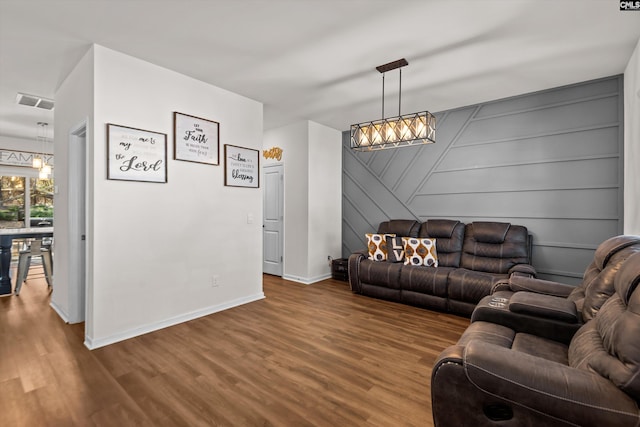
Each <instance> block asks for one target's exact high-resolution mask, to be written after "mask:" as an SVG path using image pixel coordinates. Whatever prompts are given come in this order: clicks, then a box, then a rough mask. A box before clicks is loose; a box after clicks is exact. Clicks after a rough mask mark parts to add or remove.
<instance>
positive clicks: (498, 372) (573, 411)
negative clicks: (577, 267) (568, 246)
mask: <svg viewBox="0 0 640 427" xmlns="http://www.w3.org/2000/svg"><path fill="white" fill-rule="evenodd" d="M639 283H640V253H635V254H633V255H632V256H630V257H629V258H628V259H626V260H625V261H624V263H623V264H622V265H621V266H620V270H619V271H618V273H617V274H616V275H615V280H614V290H615V292H614V294H613V295H612V296H611V297H610V298H608V299H607V300H606V302H605V303H604V304H603V305H602V307H601V308H600V310H599V312H598V314H597V316H595V317H594V318H593V319H592V320H590V321H588V322H587V323H585V324H584V325H583V326H582V327H581V328H580V329H579V330H578V332H576V334H575V335H574V336H573V338H572V340H571V342H570V344H569V345H565V344H562V343H559V342H557V341H553V340H549V339H546V338H543V337H539V336H536V335H532V334H528V333H523V332H517V331H515V330H513V329H511V328H508V327H506V326H502V325H497V324H494V323H489V322H481V321H480V322H474V323H472V324H471V325H470V326H469V328H468V329H467V330H466V331H465V333H464V334H463V335H462V337H461V338H460V340H459V341H458V343H457V344H456V345H454V346H451V347H449V348H447V349H446V350H445V351H444V352H442V353H441V354H440V356H439V357H438V359H437V361H436V363H435V366H434V368H433V372H432V376H431V400H432V408H433V418H434V422H435V426H436V427H447V426H455V427H459V426H474V427H475V426H496V425H501V426H577V425H579V426H597V427H602V426H620V427H622V426H638V425H639V424H640V411H639V408H638V401H639V400H640V339H638V337H640V290H638V284H639Z"/></svg>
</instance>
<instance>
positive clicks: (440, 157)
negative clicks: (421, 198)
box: [407, 105, 481, 205]
mask: <svg viewBox="0 0 640 427" xmlns="http://www.w3.org/2000/svg"><path fill="white" fill-rule="evenodd" d="M480 108H481V107H480V105H477V106H476V107H475V108H474V109H473V111H472V112H471V114H470V115H469V117H468V118H467V120H465V122H464V124H463V125H462V126H461V127H460V130H459V131H458V132H457V133H456V134H455V135H454V137H453V138H451V142H450V143H449V145H447V147H446V148H445V149H444V150H443V151H442V153H440V156H438V159H437V160H436V161H435V163H434V164H433V167H432V168H431V169H430V170H429V171H427V174H426V175H425V176H424V178H422V180H421V181H420V183H419V184H418V185H417V186H416V187H415V189H414V190H413V192H412V193H411V195H410V196H409V198H408V199H407V204H408V205H410V204H412V203H413V200H414V198H415V195H416V193H417V191H418V190H419V189H420V188H422V187H423V186H424V184H425V183H426V182H427V181H429V178H431V174H432V173H433V171H434V170H435V169H436V168H437V167H438V165H439V164H440V163H441V162H442V160H443V159H444V158H445V157H446V156H447V154H449V150H450V149H451V147H452V146H453V145H454V144H455V143H456V141H457V140H458V138H460V136H461V135H462V134H463V133H464V131H465V130H466V129H467V126H469V123H471V119H472V118H473V117H474V116H475V115H476V114H477V113H478V111H480ZM417 157H418V156H416V158H417Z"/></svg>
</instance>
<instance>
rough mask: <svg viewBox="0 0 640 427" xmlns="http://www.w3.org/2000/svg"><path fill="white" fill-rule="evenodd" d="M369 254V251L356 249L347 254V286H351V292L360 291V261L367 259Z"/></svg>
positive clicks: (357, 292)
mask: <svg viewBox="0 0 640 427" xmlns="http://www.w3.org/2000/svg"><path fill="white" fill-rule="evenodd" d="M368 256H369V252H366V251H364V250H363V251H356V252H354V253H352V254H351V255H350V256H349V262H348V265H347V268H348V270H349V286H350V287H351V292H353V293H355V294H360V293H362V285H361V283H360V274H359V271H360V262H361V261H362V260H364V259H367V257H368Z"/></svg>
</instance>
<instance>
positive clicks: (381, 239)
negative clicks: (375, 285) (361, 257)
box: [365, 233, 395, 261]
mask: <svg viewBox="0 0 640 427" xmlns="http://www.w3.org/2000/svg"><path fill="white" fill-rule="evenodd" d="M365 236H366V237H367V249H368V250H369V259H370V260H371V261H386V260H387V236H391V237H395V235H393V234H374V233H367V234H365Z"/></svg>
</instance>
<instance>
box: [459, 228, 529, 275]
mask: <svg viewBox="0 0 640 427" xmlns="http://www.w3.org/2000/svg"><path fill="white" fill-rule="evenodd" d="M492 233H494V234H493V235H492ZM528 242H529V235H528V231H527V228H526V227H523V226H521V225H511V224H509V223H500V222H473V223H471V224H467V225H466V230H465V235H464V244H463V247H462V259H461V262H460V265H461V266H462V267H464V268H466V269H469V270H475V271H483V272H486V273H498V274H507V273H508V272H509V270H510V269H511V268H512V267H513V266H515V265H517V264H529V254H528V251H529V243H528Z"/></svg>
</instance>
